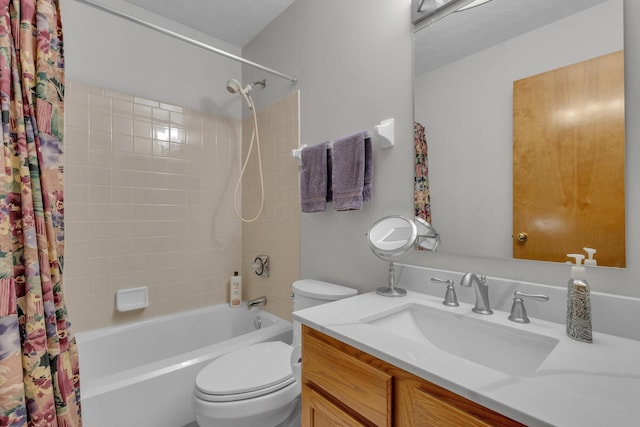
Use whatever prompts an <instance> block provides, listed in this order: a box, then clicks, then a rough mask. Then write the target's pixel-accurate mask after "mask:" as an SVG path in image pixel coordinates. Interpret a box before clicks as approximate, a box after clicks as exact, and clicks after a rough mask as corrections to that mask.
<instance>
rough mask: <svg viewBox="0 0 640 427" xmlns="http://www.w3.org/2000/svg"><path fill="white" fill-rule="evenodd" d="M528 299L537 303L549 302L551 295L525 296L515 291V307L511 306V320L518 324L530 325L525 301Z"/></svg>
mask: <svg viewBox="0 0 640 427" xmlns="http://www.w3.org/2000/svg"><path fill="white" fill-rule="evenodd" d="M523 298H528V299H532V300H536V301H549V295H545V294H525V293H524V292H520V291H515V292H514V293H513V306H511V314H510V315H509V320H511V321H513V322H518V323H529V317H528V316H527V310H525V308H524V299H523Z"/></svg>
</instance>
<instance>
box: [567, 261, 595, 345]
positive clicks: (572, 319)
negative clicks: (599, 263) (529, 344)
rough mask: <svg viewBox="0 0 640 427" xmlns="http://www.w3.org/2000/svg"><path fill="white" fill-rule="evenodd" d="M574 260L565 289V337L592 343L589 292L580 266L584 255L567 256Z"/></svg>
mask: <svg viewBox="0 0 640 427" xmlns="http://www.w3.org/2000/svg"><path fill="white" fill-rule="evenodd" d="M567 256H568V257H569V258H574V259H575V262H576V263H575V265H572V266H571V279H569V282H568V289H567V335H568V336H569V337H570V338H573V339H574V340H576V341H580V342H586V343H591V342H593V337H592V329H591V295H590V294H591V290H590V289H589V284H588V283H587V279H586V273H585V269H584V267H583V266H582V260H583V259H584V255H582V254H567Z"/></svg>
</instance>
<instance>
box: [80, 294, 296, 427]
mask: <svg viewBox="0 0 640 427" xmlns="http://www.w3.org/2000/svg"><path fill="white" fill-rule="evenodd" d="M257 319H259V320H257ZM254 323H255V324H257V323H261V327H260V328H259V329H256V327H255V326H254ZM76 339H77V341H78V353H79V357H80V392H81V396H82V416H83V425H85V426H86V427H147V426H148V427H164V426H166V427H180V426H184V425H187V424H189V423H191V422H193V421H194V420H195V416H194V415H193V410H192V407H191V396H192V392H193V385H194V382H195V377H196V375H197V374H198V372H199V371H200V370H201V369H202V368H203V367H204V366H206V365H207V364H208V363H209V362H211V361H212V360H213V359H215V358H217V357H220V356H221V355H223V354H225V353H227V352H229V351H231V350H234V349H236V348H240V347H244V346H246V345H250V344H254V343H257V342H262V341H285V342H289V343H290V342H291V323H290V322H287V321H285V320H282V319H280V318H279V317H276V316H274V315H272V314H270V313H267V312H266V311H262V310H260V309H258V308H253V309H251V310H247V309H246V307H241V308H229V306H228V305H227V304H220V305H215V306H212V307H205V308H202V309H197V310H191V311H187V312H182V313H179V314H175V315H170V316H164V317H159V318H155V319H150V320H145V321H142V322H138V323H131V324H127V325H122V326H114V327H108V328H104V329H97V330H94V331H89V332H81V333H78V334H76Z"/></svg>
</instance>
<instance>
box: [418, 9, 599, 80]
mask: <svg viewBox="0 0 640 427" xmlns="http://www.w3.org/2000/svg"><path fill="white" fill-rule="evenodd" d="M604 1H606V0H493V1H490V2H489V3H486V4H484V5H482V6H478V7H474V8H472V9H468V10H465V11H461V12H454V13H452V14H450V15H448V16H446V17H445V18H443V19H441V20H439V21H436V22H435V23H433V24H431V25H429V26H427V27H425V28H423V29H421V30H420V31H417V32H416V33H415V35H414V55H415V60H414V67H415V74H416V75H420V74H423V73H425V72H428V71H430V70H434V69H436V68H439V67H441V66H443V65H446V64H448V63H451V62H453V61H456V60H458V59H461V58H464V57H465V56H468V55H470V54H471V53H473V52H477V51H480V50H482V49H486V48H488V47H490V46H493V45H496V44H498V43H500V42H502V41H505V40H508V39H510V38H513V37H516V36H518V35H520V34H524V33H526V32H529V31H532V30H534V29H536V28H538V27H541V26H543V25H546V24H549V23H551V22H553V21H557V20H559V19H562V18H565V17H567V16H569V15H572V14H574V13H576V12H579V11H581V10H584V9H587V8H589V7H592V6H595V5H596V4H598V3H602V2H604Z"/></svg>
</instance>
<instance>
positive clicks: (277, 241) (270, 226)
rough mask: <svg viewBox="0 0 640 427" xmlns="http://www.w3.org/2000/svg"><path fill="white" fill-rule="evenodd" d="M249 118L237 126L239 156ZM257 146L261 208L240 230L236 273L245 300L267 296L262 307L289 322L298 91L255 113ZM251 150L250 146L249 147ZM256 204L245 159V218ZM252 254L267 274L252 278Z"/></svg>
mask: <svg viewBox="0 0 640 427" xmlns="http://www.w3.org/2000/svg"><path fill="white" fill-rule="evenodd" d="M252 129H253V117H250V118H247V119H245V120H244V121H243V124H242V139H243V143H242V146H243V154H242V157H243V159H244V157H245V156H246V152H247V150H248V147H249V144H250V143H251V132H252ZM258 129H259V132H260V145H261V147H262V168H263V171H264V183H265V204H264V209H263V211H262V212H263V213H262V215H261V216H260V217H259V218H258V219H257V220H256V221H255V222H251V223H244V224H243V225H242V271H243V272H244V277H243V284H244V286H245V294H244V296H245V298H246V299H252V298H257V297H260V296H262V295H265V296H266V297H267V301H268V303H267V306H266V307H265V308H266V310H268V311H269V312H271V313H274V314H275V315H277V316H278V317H280V318H283V319H287V320H291V311H292V309H293V306H292V301H291V297H290V294H291V285H292V283H293V282H295V281H296V280H298V279H299V278H300V255H299V254H300V197H299V194H300V192H299V184H298V182H299V181H298V162H296V161H295V159H293V158H292V157H291V150H293V149H294V148H298V146H299V139H300V137H299V133H300V132H299V92H298V91H296V92H293V93H292V94H290V95H288V96H286V97H285V98H283V99H281V100H280V101H277V102H274V103H273V104H271V105H270V106H269V107H268V108H265V109H264V110H262V111H259V112H258ZM254 148H255V147H254ZM259 205H260V181H259V174H258V163H257V156H256V154H255V151H254V153H253V154H252V155H251V157H250V158H249V163H248V165H247V170H246V172H245V177H244V179H243V185H242V207H243V212H244V216H245V218H248V219H251V218H253V217H255V214H256V212H257V211H258V208H259ZM257 255H269V257H270V259H271V261H270V262H271V275H270V276H269V277H267V278H265V277H258V276H256V275H255V274H254V273H253V271H251V269H250V268H249V266H250V265H251V263H252V262H253V260H254V259H255V257H256V256H257Z"/></svg>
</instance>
